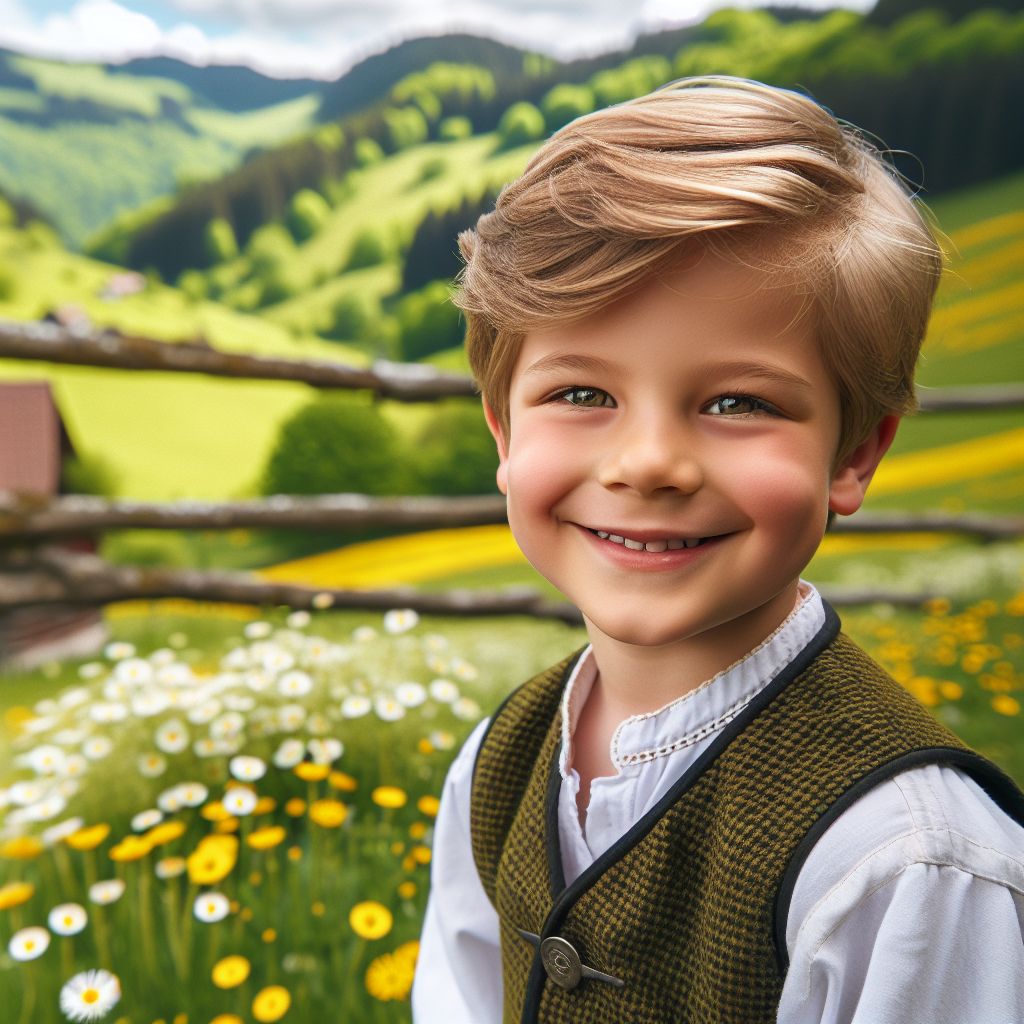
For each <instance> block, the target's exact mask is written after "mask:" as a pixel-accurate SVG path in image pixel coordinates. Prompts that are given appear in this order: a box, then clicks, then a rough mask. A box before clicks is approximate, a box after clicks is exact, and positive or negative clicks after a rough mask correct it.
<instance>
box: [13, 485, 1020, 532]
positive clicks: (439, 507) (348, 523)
mask: <svg viewBox="0 0 1024 1024" xmlns="http://www.w3.org/2000/svg"><path fill="white" fill-rule="evenodd" d="M504 522H507V517H506V511H505V499H504V498H503V497H501V496H500V495H476V496H472V497H459V498H439V497H396V498H378V497H373V496H371V495H367V494H328V495H321V496H318V497H312V498H306V497H293V496H290V495H283V494H278V495H273V496H272V497H269V498H265V499H262V500H253V501H231V502H204V501H176V502H142V501H108V500H106V499H104V498H94V497H87V496H83V495H69V496H67V497H60V498H51V499H49V500H43V501H41V500H39V499H37V498H34V497H21V496H18V495H16V494H12V493H11V492H9V491H8V492H5V491H0V541H3V540H4V539H7V538H21V539H27V538H44V537H49V538H52V537H61V536H64V537H67V536H75V535H81V534H84V533H98V532H100V531H103V530H113V529H132V530H166V529H177V530H233V529H267V528H274V529H277V528H281V529H312V530H357V529H359V530H362V529H367V528H371V527H405V528H408V529H411V530H424V529H447V528H450V527H456V526H489V525H493V524H497V523H504ZM831 532H832V533H837V534H839V533H848V534H878V533H961V534H967V535H970V536H973V537H976V538H978V539H980V540H985V541H995V540H1007V539H1010V538H1013V537H1020V536H1024V516H985V515H952V514H946V513H941V512H922V513H909V512H895V513H870V512H858V513H857V514H856V515H853V516H848V517H842V518H837V519H836V520H835V522H834V523H833V524H832V527H831Z"/></svg>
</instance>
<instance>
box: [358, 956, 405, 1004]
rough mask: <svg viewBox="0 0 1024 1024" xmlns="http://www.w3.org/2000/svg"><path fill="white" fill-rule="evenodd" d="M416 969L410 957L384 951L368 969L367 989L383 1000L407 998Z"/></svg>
mask: <svg viewBox="0 0 1024 1024" xmlns="http://www.w3.org/2000/svg"><path fill="white" fill-rule="evenodd" d="M414 970H415V965H414V964H413V963H410V962H409V960H408V958H406V957H398V956H395V955H394V954H393V953H384V954H383V955H382V956H379V957H377V958H376V959H374V960H372V961H371V962H370V966H369V967H368V968H367V969H366V991H367V992H369V993H370V995H371V996H373V998H374V999H378V1000H380V1001H381V1002H388V1001H391V1000H402V999H405V998H406V997H407V996H408V995H409V990H410V989H411V988H412V979H413V974H414Z"/></svg>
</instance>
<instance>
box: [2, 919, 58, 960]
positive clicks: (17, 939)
mask: <svg viewBox="0 0 1024 1024" xmlns="http://www.w3.org/2000/svg"><path fill="white" fill-rule="evenodd" d="M49 945H50V933H49V932H48V931H47V930H46V929H45V928H39V927H37V926H36V925H32V926H31V927H30V928H22V929H21V930H20V931H16V932H15V933H14V934H13V935H12V936H11V941H10V942H8V943H7V952H8V953H10V954H11V956H12V957H13V958H14V959H15V960H35V958H36V957H39V956H42V955H43V954H44V953H45V952H46V950H47V949H48V948H49Z"/></svg>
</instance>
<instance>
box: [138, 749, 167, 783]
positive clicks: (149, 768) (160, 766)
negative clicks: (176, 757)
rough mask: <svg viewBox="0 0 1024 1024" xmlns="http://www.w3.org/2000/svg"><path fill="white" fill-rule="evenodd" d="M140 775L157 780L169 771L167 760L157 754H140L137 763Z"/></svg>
mask: <svg viewBox="0 0 1024 1024" xmlns="http://www.w3.org/2000/svg"><path fill="white" fill-rule="evenodd" d="M137 764H138V768H139V774H140V775H143V776H145V777H146V778H147V779H155V778H158V777H159V776H161V775H163V773H164V772H165V771H167V758H166V757H164V756H163V755H162V754H157V753H155V752H153V753H149V754H140V755H139V760H138V762H137Z"/></svg>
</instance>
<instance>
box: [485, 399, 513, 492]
mask: <svg viewBox="0 0 1024 1024" xmlns="http://www.w3.org/2000/svg"><path fill="white" fill-rule="evenodd" d="M483 403H484V419H485V420H487V429H488V430H489V431H490V432H491V437H493V438H494V443H495V444H496V445H497V446H498V473H497V481H498V490H499V491H501V493H502V494H508V443H507V441H506V438H505V431H504V430H503V429H502V426H501V423H500V422H499V421H498V417H497V414H496V413H495V412H494V410H493V409H492V408H491V406H490V403H489V402H488V401H487V399H486V398H485V399H483Z"/></svg>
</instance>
